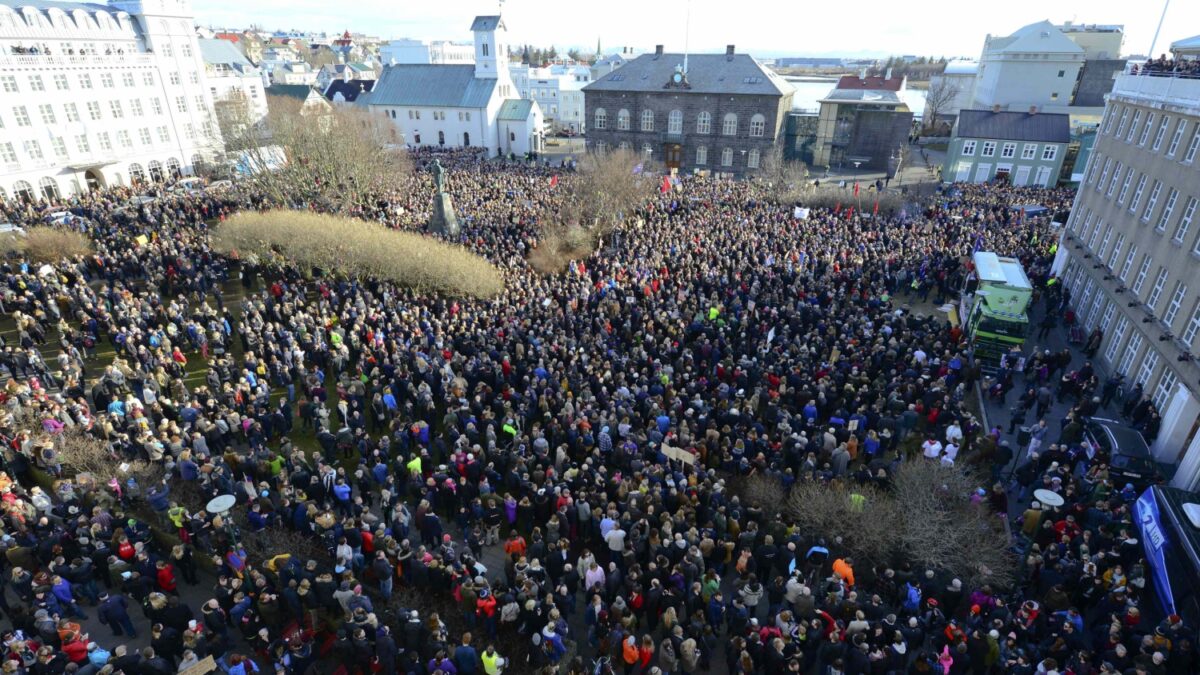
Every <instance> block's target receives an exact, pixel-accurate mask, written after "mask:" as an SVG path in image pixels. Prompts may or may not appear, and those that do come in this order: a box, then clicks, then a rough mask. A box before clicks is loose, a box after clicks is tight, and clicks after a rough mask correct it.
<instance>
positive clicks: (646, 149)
mask: <svg viewBox="0 0 1200 675" xmlns="http://www.w3.org/2000/svg"><path fill="white" fill-rule="evenodd" d="M642 154H643V155H645V156H646V157H653V156H654V148H652V147H650V144H649V143H643V144H642Z"/></svg>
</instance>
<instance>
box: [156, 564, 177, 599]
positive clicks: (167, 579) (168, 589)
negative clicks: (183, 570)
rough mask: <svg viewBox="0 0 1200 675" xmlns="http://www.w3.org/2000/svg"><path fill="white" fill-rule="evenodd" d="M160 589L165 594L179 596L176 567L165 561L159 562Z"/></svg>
mask: <svg viewBox="0 0 1200 675" xmlns="http://www.w3.org/2000/svg"><path fill="white" fill-rule="evenodd" d="M157 576H158V588H159V590H161V591H162V592H163V593H171V594H173V595H178V591H176V590H175V587H176V584H175V566H174V565H172V564H171V563H169V562H167V561H165V560H159V561H158V573H157Z"/></svg>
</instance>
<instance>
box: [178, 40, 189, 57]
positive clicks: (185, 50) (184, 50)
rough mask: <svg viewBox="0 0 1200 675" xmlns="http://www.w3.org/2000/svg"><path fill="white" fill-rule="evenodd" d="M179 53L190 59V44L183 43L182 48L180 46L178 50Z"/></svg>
mask: <svg viewBox="0 0 1200 675" xmlns="http://www.w3.org/2000/svg"><path fill="white" fill-rule="evenodd" d="M179 53H181V54H183V55H184V56H186V57H188V58H191V56H192V45H191V44H190V43H187V42H185V43H183V45H182V46H180V48H179Z"/></svg>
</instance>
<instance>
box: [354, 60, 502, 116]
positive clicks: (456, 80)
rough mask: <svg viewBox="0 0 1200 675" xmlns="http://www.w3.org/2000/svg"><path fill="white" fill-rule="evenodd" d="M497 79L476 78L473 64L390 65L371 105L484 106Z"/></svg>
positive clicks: (380, 80)
mask: <svg viewBox="0 0 1200 675" xmlns="http://www.w3.org/2000/svg"><path fill="white" fill-rule="evenodd" d="M495 88H496V79H495V78H491V79H485V78H476V77H475V66H473V65H443V64H426V63H415V64H398V65H393V66H387V67H385V68H384V69H383V74H382V75H380V76H379V81H378V82H376V83H375V89H373V90H372V92H371V101H370V102H371V105H400V106H441V107H444V108H483V107H485V106H487V104H488V100H490V99H491V97H492V90H493V89H495Z"/></svg>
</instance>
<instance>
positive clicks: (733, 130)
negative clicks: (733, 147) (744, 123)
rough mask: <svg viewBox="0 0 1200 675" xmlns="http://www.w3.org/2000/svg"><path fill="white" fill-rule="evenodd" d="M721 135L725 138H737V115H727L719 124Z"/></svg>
mask: <svg viewBox="0 0 1200 675" xmlns="http://www.w3.org/2000/svg"><path fill="white" fill-rule="evenodd" d="M721 133H722V134H724V135H725V136H737V115H735V114H733V113H728V114H726V115H725V121H724V122H722V123H721Z"/></svg>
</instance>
